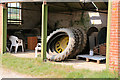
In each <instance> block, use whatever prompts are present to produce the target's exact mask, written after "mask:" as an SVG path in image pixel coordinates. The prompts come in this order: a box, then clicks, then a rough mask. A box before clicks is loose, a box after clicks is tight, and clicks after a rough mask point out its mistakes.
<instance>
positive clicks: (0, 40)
mask: <svg viewBox="0 0 120 80" xmlns="http://www.w3.org/2000/svg"><path fill="white" fill-rule="evenodd" d="M0 54H3V6H2V4H0Z"/></svg>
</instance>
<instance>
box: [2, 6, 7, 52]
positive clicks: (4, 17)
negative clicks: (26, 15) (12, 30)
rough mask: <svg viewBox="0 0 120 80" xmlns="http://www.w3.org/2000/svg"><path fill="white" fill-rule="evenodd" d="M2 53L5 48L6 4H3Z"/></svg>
mask: <svg viewBox="0 0 120 80" xmlns="http://www.w3.org/2000/svg"><path fill="white" fill-rule="evenodd" d="M3 5H4V8H3V53H4V52H6V47H7V8H6V4H3Z"/></svg>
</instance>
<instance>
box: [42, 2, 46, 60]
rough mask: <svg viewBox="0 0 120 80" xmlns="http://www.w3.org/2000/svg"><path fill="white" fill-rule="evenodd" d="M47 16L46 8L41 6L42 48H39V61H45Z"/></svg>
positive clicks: (44, 5)
mask: <svg viewBox="0 0 120 80" xmlns="http://www.w3.org/2000/svg"><path fill="white" fill-rule="evenodd" d="M47 16H48V6H47V5H46V4H44V3H43V4H42V46H41V48H42V49H41V59H42V60H43V61H44V60H46V50H47Z"/></svg>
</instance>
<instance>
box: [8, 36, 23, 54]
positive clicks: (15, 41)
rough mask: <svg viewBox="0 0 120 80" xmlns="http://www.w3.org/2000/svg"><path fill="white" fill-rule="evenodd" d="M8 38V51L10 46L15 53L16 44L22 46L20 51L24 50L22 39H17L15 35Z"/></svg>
mask: <svg viewBox="0 0 120 80" xmlns="http://www.w3.org/2000/svg"><path fill="white" fill-rule="evenodd" d="M9 40H10V41H11V43H12V44H11V47H10V52H11V51H12V47H13V46H14V47H15V53H17V50H18V46H22V52H24V48H23V40H22V39H18V37H16V36H10V37H9Z"/></svg>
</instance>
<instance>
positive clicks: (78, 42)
mask: <svg viewBox="0 0 120 80" xmlns="http://www.w3.org/2000/svg"><path fill="white" fill-rule="evenodd" d="M64 36H68V37H69V42H68V45H67V47H66V48H65V50H64V51H62V52H60V53H57V52H56V51H55V49H54V48H55V43H56V42H57V41H58V40H59V39H60V38H61V37H64ZM86 41H87V37H86V33H85V32H84V30H83V29H81V28H78V27H76V28H61V29H58V30H56V31H53V33H51V34H50V36H48V38H47V59H48V60H51V61H62V60H65V59H67V58H73V57H74V56H76V55H77V54H78V53H79V52H81V51H82V50H83V49H84V47H85V45H86Z"/></svg>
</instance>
